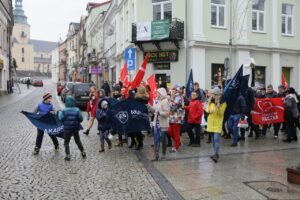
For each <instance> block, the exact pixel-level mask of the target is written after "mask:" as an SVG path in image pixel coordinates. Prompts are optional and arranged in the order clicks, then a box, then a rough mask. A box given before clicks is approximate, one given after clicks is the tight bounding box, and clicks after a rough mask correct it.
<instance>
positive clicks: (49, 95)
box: [43, 93, 52, 101]
mask: <svg viewBox="0 0 300 200" xmlns="http://www.w3.org/2000/svg"><path fill="white" fill-rule="evenodd" d="M51 97H52V96H51V94H50V93H46V94H44V96H43V100H44V101H46V100H47V99H49V98H51Z"/></svg>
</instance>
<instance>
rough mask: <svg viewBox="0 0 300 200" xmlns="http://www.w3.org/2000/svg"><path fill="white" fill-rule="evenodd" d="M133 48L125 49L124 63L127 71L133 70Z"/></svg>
mask: <svg viewBox="0 0 300 200" xmlns="http://www.w3.org/2000/svg"><path fill="white" fill-rule="evenodd" d="M135 51H136V49H135V48H126V49H125V62H126V66H127V70H135Z"/></svg>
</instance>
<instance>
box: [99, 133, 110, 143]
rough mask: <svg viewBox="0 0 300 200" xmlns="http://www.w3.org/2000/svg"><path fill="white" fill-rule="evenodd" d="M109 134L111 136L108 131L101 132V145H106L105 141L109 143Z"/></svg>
mask: <svg viewBox="0 0 300 200" xmlns="http://www.w3.org/2000/svg"><path fill="white" fill-rule="evenodd" d="M108 134H109V131H108V130H100V143H101V144H104V140H105V141H106V142H107V143H109V139H108Z"/></svg>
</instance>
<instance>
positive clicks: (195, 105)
mask: <svg viewBox="0 0 300 200" xmlns="http://www.w3.org/2000/svg"><path fill="white" fill-rule="evenodd" d="M185 108H186V110H187V112H188V125H187V132H188V135H189V138H190V143H189V146H196V147H199V146H200V131H201V126H200V124H201V119H202V115H203V105H202V102H201V101H200V100H198V94H197V92H192V95H191V100H190V104H189V105H188V106H186V107H185ZM193 129H195V132H196V135H195V134H194V132H193Z"/></svg>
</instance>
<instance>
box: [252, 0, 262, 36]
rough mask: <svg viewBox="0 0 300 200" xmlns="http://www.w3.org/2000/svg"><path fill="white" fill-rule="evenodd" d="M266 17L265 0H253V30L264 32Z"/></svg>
mask: <svg viewBox="0 0 300 200" xmlns="http://www.w3.org/2000/svg"><path fill="white" fill-rule="evenodd" d="M264 18H265V0H253V4H252V30H253V31H258V32H263V31H265V26H264Z"/></svg>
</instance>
